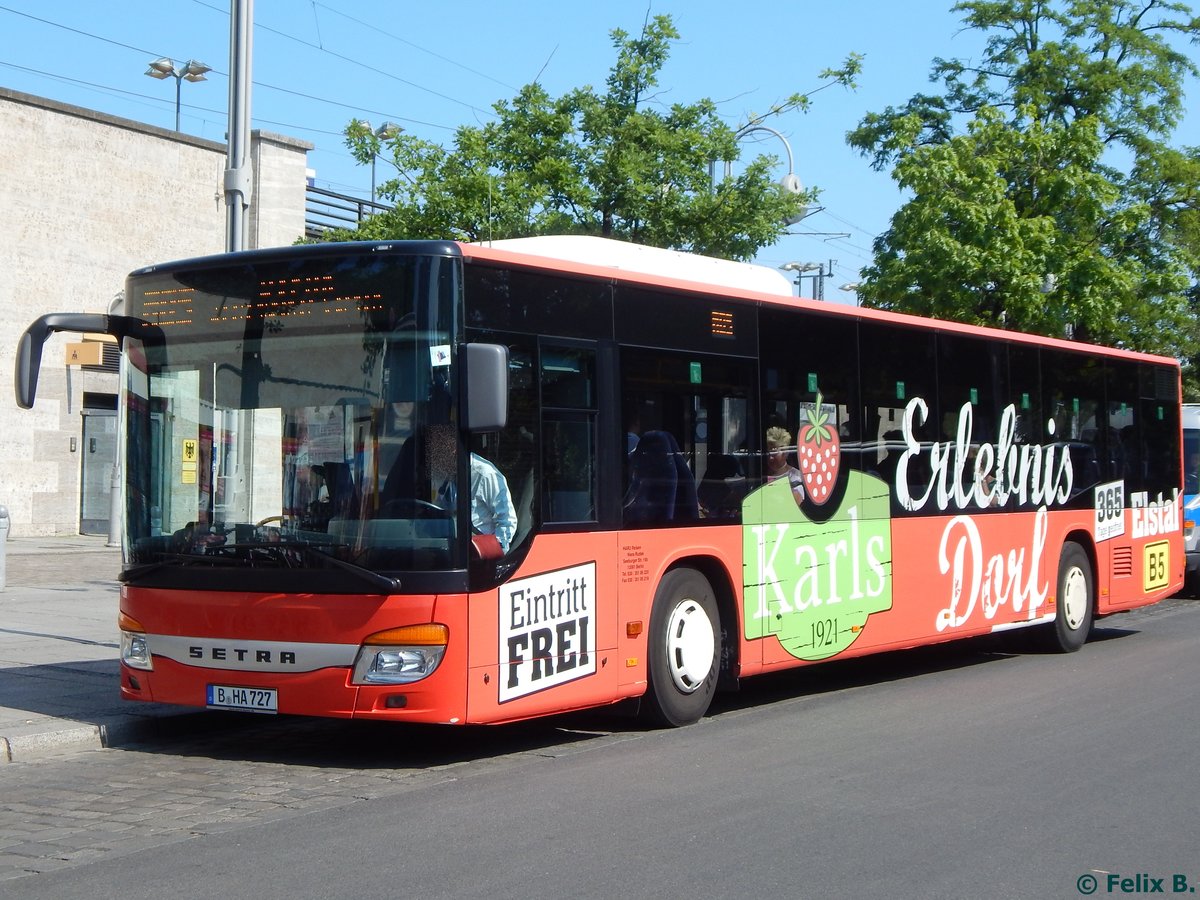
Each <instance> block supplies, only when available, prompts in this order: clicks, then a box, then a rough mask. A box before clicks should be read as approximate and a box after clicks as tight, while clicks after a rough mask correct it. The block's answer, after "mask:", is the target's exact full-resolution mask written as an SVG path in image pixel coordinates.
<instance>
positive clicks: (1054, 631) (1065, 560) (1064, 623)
mask: <svg viewBox="0 0 1200 900" xmlns="http://www.w3.org/2000/svg"><path fill="white" fill-rule="evenodd" d="M1094 598H1095V577H1094V575H1093V574H1092V561H1091V559H1090V558H1089V557H1088V555H1087V551H1086V550H1084V549H1083V547H1081V546H1080V545H1079V544H1077V543H1075V542H1074V541H1067V543H1065V544H1063V549H1062V555H1061V556H1059V558H1058V596H1057V598H1056V599H1057V602H1056V604H1055V606H1056V611H1055V614H1054V622H1053V624H1052V625H1047V626H1046V629H1045V632H1044V633H1045V636H1046V638H1047V643H1048V645H1049V646H1050V649H1052V650H1060V651H1062V652H1063V653H1073V652H1075V651H1076V650H1078V649H1079V648H1080V647H1082V646H1083V645H1084V643H1085V642H1086V641H1087V639H1088V635H1089V634H1091V631H1092V615H1093V610H1092V604H1093V600H1094Z"/></svg>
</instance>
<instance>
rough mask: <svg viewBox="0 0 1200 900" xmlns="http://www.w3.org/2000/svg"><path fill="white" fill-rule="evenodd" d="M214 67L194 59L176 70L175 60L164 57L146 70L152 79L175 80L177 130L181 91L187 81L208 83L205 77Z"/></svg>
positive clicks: (177, 128)
mask: <svg viewBox="0 0 1200 900" xmlns="http://www.w3.org/2000/svg"><path fill="white" fill-rule="evenodd" d="M211 71H212V67H211V66H206V65H205V64H204V63H202V62H197V61H196V60H194V59H189V60H188V61H187V62H186V63H184V64H183V67H182V68H179V69H176V68H175V62H174V60H171V59H168V58H167V57H165V56H163V57H160V58H159V59H156V60H154V61H153V62H152V63H150V68H148V69H147V70H146V74H147V75H149V76H150V77H151V78H158V79H160V80H161V79H163V78H174V79H175V130H176V131H178V130H179V91H180V88H181V87H182V86H183V83H184V82H185V81H208V79H207V78H205V77H204V73H205V72H211Z"/></svg>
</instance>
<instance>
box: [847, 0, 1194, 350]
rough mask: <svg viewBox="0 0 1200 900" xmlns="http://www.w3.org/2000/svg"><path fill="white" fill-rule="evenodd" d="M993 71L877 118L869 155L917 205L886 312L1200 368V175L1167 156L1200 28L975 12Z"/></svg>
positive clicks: (1069, 10) (1124, 9)
mask: <svg viewBox="0 0 1200 900" xmlns="http://www.w3.org/2000/svg"><path fill="white" fill-rule="evenodd" d="M953 9H954V11H955V12H958V13H961V14H963V20H964V22H965V23H966V25H967V27H969V28H972V29H977V30H979V31H981V32H983V33H984V34H986V35H987V41H986V44H985V48H984V51H983V53H982V56H981V58H980V60H979V63H978V65H968V64H966V63H964V62H961V61H957V60H944V59H936V60H935V61H934V65H933V73H932V76H931V81H934V82H940V83H941V85H942V91H941V92H940V93H936V94H921V95H918V96H915V97H913V98H911V99H910V100H909V101H908V102H907V103H906V104H905V105H904V106H902V107H899V108H896V107H889V108H888V109H886V110H885V111H884V112H882V113H872V114H869V115H867V116H866V117H865V118H864V119H863V120H862V121H861V122H860V124H859V126H858V128H856V129H855V130H854V131H852V132H851V133H850V134H849V135H848V141H849V143H850V145H851V146H853V147H855V148H857V149H859V150H860V151H861V152H863V153H864V154H865V155H867V156H868V157H869V158H870V159H871V163H872V165H873V166H874V167H875V168H877V169H884V168H887V167H888V166H891V171H892V176H893V178H894V179H895V180H896V181H897V183H898V184H899V186H900V187H901V188H903V189H904V190H905V191H907V192H909V194H910V195H911V199H909V200H907V201H906V202H905V203H904V204H903V205H902V206H901V208H900V209H899V210H898V212H897V213H896V214H895V215H894V216H893V218H892V221H891V224H890V227H889V228H888V230H887V231H886V232H885V233H884V234H882V235H881V236H880V237H879V238H877V239H876V241H875V260H874V263H873V264H872V265H870V266H869V267H867V268H866V269H865V270H864V272H863V275H864V282H863V285H862V288H861V290H860V297H861V298H862V299H863V300H864V302H865V303H867V304H868V305H872V306H876V307H881V308H888V309H897V310H904V311H913V312H919V313H925V314H930V315H935V316H939V317H942V318H949V319H956V320H961V321H968V322H974V323H980V324H998V325H1004V326H1006V327H1009V328H1018V329H1021V330H1027V331H1034V332H1040V333H1043V334H1048V335H1060V336H1061V335H1063V334H1064V332H1065V333H1073V334H1074V335H1075V336H1076V337H1077V338H1083V339H1088V340H1093V341H1098V342H1101V343H1109V344H1116V345H1124V346H1128V347H1133V348H1138V349H1143V350H1152V351H1158V352H1164V353H1169V354H1173V355H1177V356H1180V357H1186V356H1189V355H1190V354H1191V353H1194V352H1195V349H1194V348H1195V346H1196V344H1195V341H1196V327H1195V321H1196V319H1195V314H1194V313H1193V311H1192V310H1191V308H1190V307H1189V304H1188V300H1187V290H1188V287H1189V285H1191V284H1193V283H1194V282H1195V280H1196V275H1197V272H1198V271H1200V267H1198V262H1200V257H1198V256H1197V253H1196V250H1197V249H1200V246H1198V245H1197V244H1196V243H1195V241H1194V240H1193V241H1191V242H1190V243H1189V241H1188V239H1187V233H1188V230H1189V229H1190V228H1192V227H1193V225H1192V224H1189V222H1192V221H1193V220H1194V217H1195V215H1196V196H1197V187H1198V186H1200V169H1198V168H1197V163H1198V161H1197V155H1196V151H1194V150H1178V149H1174V148H1172V147H1170V146H1169V145H1168V144H1167V143H1166V142H1167V140H1168V139H1169V138H1170V135H1171V133H1172V132H1173V130H1174V127H1175V125H1176V124H1177V122H1178V121H1179V118H1180V116H1181V114H1182V112H1183V110H1184V106H1183V102H1184V98H1183V89H1182V87H1183V82H1184V80H1185V78H1186V77H1187V76H1189V75H1196V74H1197V69H1196V66H1195V64H1194V63H1193V62H1192V61H1191V60H1190V58H1189V57H1188V56H1186V55H1185V54H1183V53H1181V52H1179V51H1178V50H1176V49H1175V48H1174V47H1173V45H1172V43H1171V41H1173V40H1174V41H1178V40H1180V39H1183V38H1190V39H1192V40H1195V39H1196V38H1197V36H1200V20H1197V19H1196V18H1194V17H1193V16H1192V15H1191V13H1190V11H1189V10H1188V8H1187V7H1186V6H1184V5H1183V4H1180V3H1169V2H1161V0H1141V2H1130V0H1060V2H1055V0H965V2H960V3H957V4H956V5H955V6H954V7H953Z"/></svg>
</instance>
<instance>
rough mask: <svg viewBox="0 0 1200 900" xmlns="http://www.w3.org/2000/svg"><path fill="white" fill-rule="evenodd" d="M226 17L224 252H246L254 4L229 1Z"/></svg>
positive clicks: (252, 2) (244, 1)
mask: <svg viewBox="0 0 1200 900" xmlns="http://www.w3.org/2000/svg"><path fill="white" fill-rule="evenodd" d="M231 2H232V6H231V9H230V16H229V145H228V148H229V149H228V155H227V160H228V161H227V164H226V168H225V207H226V212H227V215H226V219H225V249H226V250H229V251H233V250H244V249H246V221H247V219H248V218H249V216H248V214H247V213H248V210H249V208H250V190H251V183H250V159H249V145H250V81H251V79H250V60H251V40H250V39H251V35H252V31H253V27H254V22H253V20H254V0H231Z"/></svg>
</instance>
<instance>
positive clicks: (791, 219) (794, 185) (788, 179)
mask: <svg viewBox="0 0 1200 900" xmlns="http://www.w3.org/2000/svg"><path fill="white" fill-rule="evenodd" d="M756 131H765V132H767V134H773V135H775V137H777V138H779V140H781V141H783V148H784V149H785V150H786V151H787V164H788V170H787V174H786V175H784V176H783V177H782V178H780V179H779V187H780V188H782V189H783V190H784V191H785V192H786V193H789V194H800V193H803V192H804V186H803V185H802V184H801V183H800V177H799V176H798V175H797V174H796V172H795V169H794V166H793V161H792V145H791V144H789V143H788V139H787V138H785V137H784V136H783V135H782V134H780V133H779V132H778V131H776V130H775V129H774V128H770V127H769V126H767V125H746V126H744V127H742V128H739V129H738V130H737V131H735V132H734V133H733V139H734V141H740V140H741V139H742V138H744V137H745V136H746V135H748V134H754V133H755V132H756ZM732 174H733V161H732V160H728V159H727V160H725V177H726V178H729V177H730V175H732ZM712 175H713V167H712V166H711V165H710V166H709V178H710V180H711V179H712ZM807 215H808V207H807V206H803V207H801V208H800V210H799V211H798V212H797V213H795V214H794V215H791V216H785V217H784V220H783V223H784V224H785V225H795V224H796V223H797V222H799V221H800V220H801V219H803V218H804V217H805V216H807Z"/></svg>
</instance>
